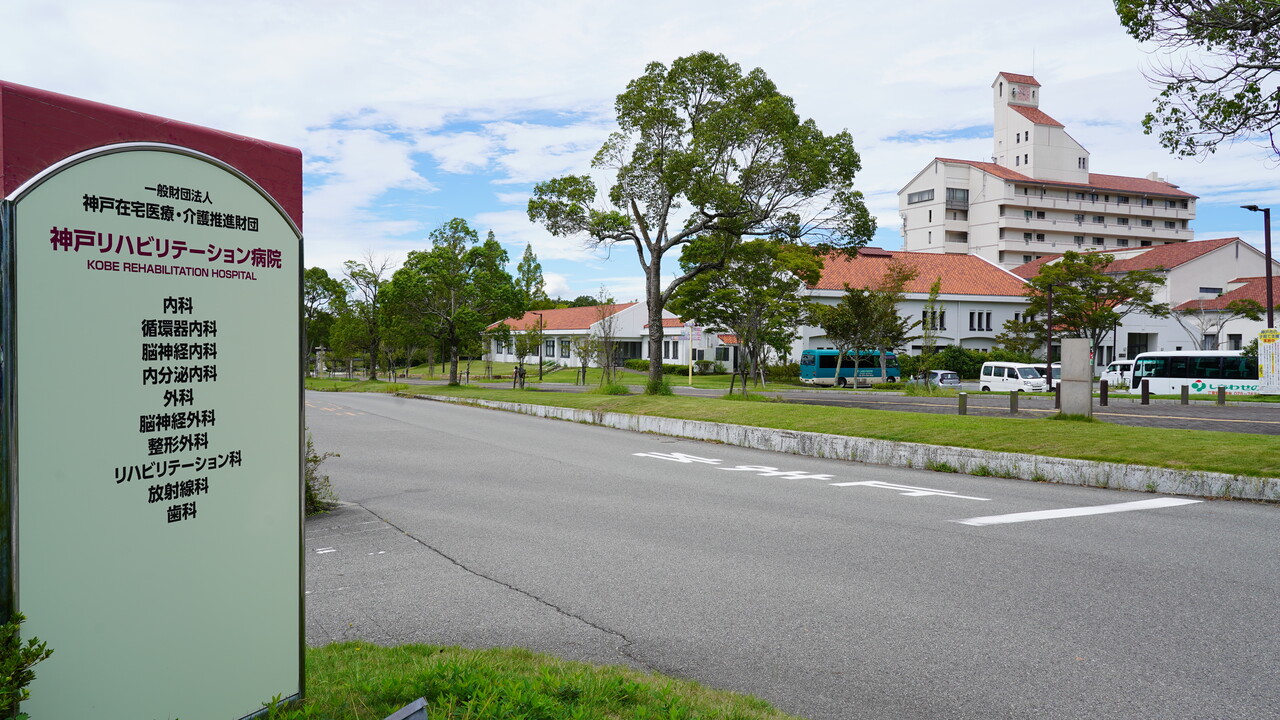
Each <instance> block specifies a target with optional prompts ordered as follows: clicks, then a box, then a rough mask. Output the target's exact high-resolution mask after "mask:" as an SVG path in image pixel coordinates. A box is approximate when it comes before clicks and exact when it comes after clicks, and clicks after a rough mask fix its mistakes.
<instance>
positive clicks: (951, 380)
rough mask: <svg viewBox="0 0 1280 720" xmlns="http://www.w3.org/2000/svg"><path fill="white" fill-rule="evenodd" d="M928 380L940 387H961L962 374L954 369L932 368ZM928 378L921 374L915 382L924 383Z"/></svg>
mask: <svg viewBox="0 0 1280 720" xmlns="http://www.w3.org/2000/svg"><path fill="white" fill-rule="evenodd" d="M927 379H928V382H929V383H931V384H933V385H937V386H938V387H947V388H958V387H960V375H959V374H957V373H956V372H955V371H954V370H930V371H929V377H928V378H927ZM925 380H926V378H925V377H924V376H921V377H920V378H918V379H916V380H914V381H913V382H917V383H921V384H923V383H924V382H925Z"/></svg>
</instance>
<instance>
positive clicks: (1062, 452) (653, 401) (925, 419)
mask: <svg viewBox="0 0 1280 720" xmlns="http://www.w3.org/2000/svg"><path fill="white" fill-rule="evenodd" d="M409 392H411V393H418V394H429V395H449V396H454V397H464V398H486V399H491V400H502V401H507V402H525V403H536V404H543V405H555V406H560V407H575V408H584V409H596V410H603V411H613V412H623V413H635V414H640V415H656V416H660V417H672V418H682V419H688V420H707V421H711V422H723V423H733V424H738V425H752V426H757V427H769V428H778V429H783V430H800V431H809V432H821V433H831V434H836V435H849V436H855V437H868V438H877V439H881V440H894V441H898V442H914V443H927V444H931V445H951V446H956V447H968V448H976V449H980V450H994V451H999V452H1012V453H1025V454H1030V455H1044V456H1048V457H1065V458H1077V459H1081V460H1094V461H1103V462H1115V463H1129V464H1135V465H1149V466H1153V467H1167V468H1175V469H1182V470H1208V471H1215V472H1224V473H1230V474H1233V475H1247V476H1257V477H1277V476H1280V438H1277V437H1276V436H1272V435H1249V434H1242V433H1226V432H1217V431H1210V430H1172V429H1164V428H1136V427H1127V426H1124V425H1113V424H1110V423H1105V422H1094V423H1047V422H1045V421H1043V420H1041V419H1026V418H993V417H980V416H958V415H933V414H925V413H909V412H895V411H889V410H865V409H861V408H840V407H825V406H820V405H790V404H786V403H779V402H751V403H744V402H731V401H727V400H722V399H708V398H692V397H680V396H643V395H627V396H606V395H594V394H580V393H578V394H575V393H556V392H546V391H533V390H524V391H520V390H503V389H497V388H494V389H488V388H476V387H454V388H446V387H423V386H414V387H412V388H410V390H409Z"/></svg>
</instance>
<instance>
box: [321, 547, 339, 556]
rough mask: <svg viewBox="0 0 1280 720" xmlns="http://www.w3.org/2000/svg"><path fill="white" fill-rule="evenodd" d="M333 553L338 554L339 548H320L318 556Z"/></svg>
mask: <svg viewBox="0 0 1280 720" xmlns="http://www.w3.org/2000/svg"><path fill="white" fill-rule="evenodd" d="M331 552H338V548H320V549H318V550H316V554H317V555H323V554H325V553H331Z"/></svg>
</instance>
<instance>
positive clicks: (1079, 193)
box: [1076, 192, 1084, 200]
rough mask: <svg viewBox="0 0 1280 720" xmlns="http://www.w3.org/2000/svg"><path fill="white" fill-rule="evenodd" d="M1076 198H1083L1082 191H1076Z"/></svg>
mask: <svg viewBox="0 0 1280 720" xmlns="http://www.w3.org/2000/svg"><path fill="white" fill-rule="evenodd" d="M1076 199H1077V200H1083V199H1084V193H1082V192H1078V193H1076Z"/></svg>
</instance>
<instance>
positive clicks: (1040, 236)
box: [1036, 233, 1044, 242]
mask: <svg viewBox="0 0 1280 720" xmlns="http://www.w3.org/2000/svg"><path fill="white" fill-rule="evenodd" d="M1036 240H1039V241H1040V242H1044V233H1036Z"/></svg>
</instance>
